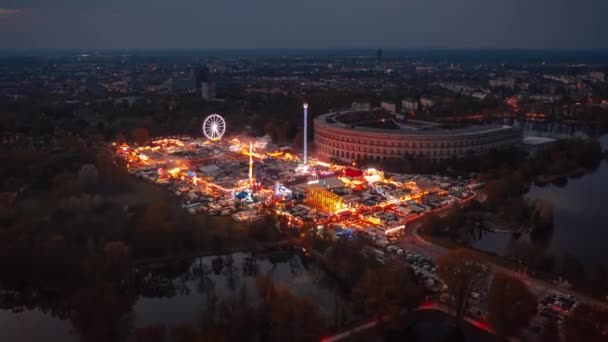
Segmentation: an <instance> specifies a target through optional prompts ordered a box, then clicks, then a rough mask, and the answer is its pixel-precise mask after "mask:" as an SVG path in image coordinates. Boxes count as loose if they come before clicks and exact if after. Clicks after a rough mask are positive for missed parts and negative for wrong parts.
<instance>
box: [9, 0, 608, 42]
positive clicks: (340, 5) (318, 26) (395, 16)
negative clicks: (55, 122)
mask: <svg viewBox="0 0 608 342" xmlns="http://www.w3.org/2000/svg"><path fill="white" fill-rule="evenodd" d="M607 16H608V0H0V49H1V48H378V47H382V48H385V49H390V48H412V49H415V48H433V49H434V48H439V49H450V48H482V49H483V48H490V49H494V48H524V49H564V48H565V49H608V19H606V18H607Z"/></svg>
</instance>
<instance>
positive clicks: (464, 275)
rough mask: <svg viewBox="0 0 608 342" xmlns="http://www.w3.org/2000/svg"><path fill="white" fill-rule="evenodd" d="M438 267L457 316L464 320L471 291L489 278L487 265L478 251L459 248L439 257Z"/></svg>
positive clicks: (475, 289)
mask: <svg viewBox="0 0 608 342" xmlns="http://www.w3.org/2000/svg"><path fill="white" fill-rule="evenodd" d="M437 269H438V272H439V276H440V278H441V279H443V281H444V282H445V284H446V286H447V294H448V295H449V297H450V301H451V302H452V304H453V307H454V310H455V311H456V318H457V319H459V320H462V319H463V318H464V315H465V313H466V311H467V309H468V307H469V298H471V293H472V292H473V291H477V290H478V289H479V288H480V287H481V286H482V285H483V284H484V283H485V281H486V279H487V272H486V271H487V267H486V266H484V265H483V263H482V261H481V259H480V258H479V257H478V255H477V254H476V253H474V252H472V251H470V250H468V249H466V248H459V249H455V250H451V251H450V252H448V253H447V254H445V255H443V256H441V257H439V259H438V260H437Z"/></svg>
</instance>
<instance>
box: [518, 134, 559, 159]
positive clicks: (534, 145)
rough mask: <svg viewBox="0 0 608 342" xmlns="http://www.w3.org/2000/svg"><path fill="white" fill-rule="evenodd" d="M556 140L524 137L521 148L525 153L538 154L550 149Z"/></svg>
mask: <svg viewBox="0 0 608 342" xmlns="http://www.w3.org/2000/svg"><path fill="white" fill-rule="evenodd" d="M556 141H557V140H555V139H551V138H546V137H524V138H523V141H522V143H523V148H524V150H525V151H526V152H528V153H529V154H531V155H534V154H536V153H538V152H542V151H546V150H548V149H550V148H551V147H552V146H553V145H554V144H555V142H556Z"/></svg>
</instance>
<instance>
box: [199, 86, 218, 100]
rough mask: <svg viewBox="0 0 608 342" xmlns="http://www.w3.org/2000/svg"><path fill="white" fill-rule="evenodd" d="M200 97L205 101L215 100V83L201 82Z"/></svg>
mask: <svg viewBox="0 0 608 342" xmlns="http://www.w3.org/2000/svg"><path fill="white" fill-rule="evenodd" d="M201 96H202V97H203V99H205V100H207V101H211V100H215V83H213V82H203V83H202V84H201Z"/></svg>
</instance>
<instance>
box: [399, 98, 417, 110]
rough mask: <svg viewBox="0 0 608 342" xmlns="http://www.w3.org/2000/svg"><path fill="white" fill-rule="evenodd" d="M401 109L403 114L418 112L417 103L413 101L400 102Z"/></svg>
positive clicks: (404, 100)
mask: <svg viewBox="0 0 608 342" xmlns="http://www.w3.org/2000/svg"><path fill="white" fill-rule="evenodd" d="M401 108H402V111H403V112H415V111H417V110H418V101H416V100H414V99H403V100H401Z"/></svg>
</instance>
